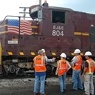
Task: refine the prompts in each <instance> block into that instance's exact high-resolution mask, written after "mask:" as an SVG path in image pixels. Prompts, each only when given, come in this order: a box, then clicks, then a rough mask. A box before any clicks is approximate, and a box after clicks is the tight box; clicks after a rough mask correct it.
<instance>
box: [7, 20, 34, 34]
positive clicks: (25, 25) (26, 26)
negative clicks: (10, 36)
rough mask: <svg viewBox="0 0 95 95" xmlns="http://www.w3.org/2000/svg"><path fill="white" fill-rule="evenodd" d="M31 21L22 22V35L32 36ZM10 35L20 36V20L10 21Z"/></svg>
mask: <svg viewBox="0 0 95 95" xmlns="http://www.w3.org/2000/svg"><path fill="white" fill-rule="evenodd" d="M31 23H32V22H31V21H30V20H20V35H31V34H32V27H31ZM7 31H8V33H14V34H19V20H12V19H8V24H7Z"/></svg>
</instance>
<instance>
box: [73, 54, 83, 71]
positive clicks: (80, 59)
mask: <svg viewBox="0 0 95 95" xmlns="http://www.w3.org/2000/svg"><path fill="white" fill-rule="evenodd" d="M76 57H77V60H78V62H77V63H75V64H74V67H73V69H74V70H81V66H82V57H81V56H80V55H78V56H76Z"/></svg>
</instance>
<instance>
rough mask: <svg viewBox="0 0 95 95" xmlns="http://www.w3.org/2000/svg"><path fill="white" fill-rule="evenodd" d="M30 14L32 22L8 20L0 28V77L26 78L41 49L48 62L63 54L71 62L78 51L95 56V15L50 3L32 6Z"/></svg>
mask: <svg viewBox="0 0 95 95" xmlns="http://www.w3.org/2000/svg"><path fill="white" fill-rule="evenodd" d="M29 14H30V17H31V18H32V19H31V20H22V19H18V20H17V19H16V20H15V19H6V20H5V21H3V23H2V24H0V42H1V44H0V45H1V46H0V54H1V55H0V56H1V62H0V72H1V73H5V74H6V75H8V74H9V73H14V74H16V75H23V74H25V71H27V70H31V63H32V59H33V58H34V56H35V55H36V54H37V52H38V50H39V49H42V48H44V49H45V50H46V53H47V56H48V57H49V58H52V57H56V58H59V56H60V54H61V53H62V52H65V53H66V54H67V56H68V58H71V57H72V56H73V51H74V50H75V49H76V48H79V49H80V50H81V51H82V54H84V52H85V51H87V50H90V51H91V52H92V53H93V56H95V14H89V13H84V12H77V11H74V10H72V9H69V8H61V7H51V6H48V3H47V2H45V3H44V4H43V5H42V6H41V5H33V6H31V7H30V8H29ZM52 66H54V67H55V65H54V64H53V65H52ZM52 66H50V68H51V67H52ZM50 68H49V70H52V69H50Z"/></svg>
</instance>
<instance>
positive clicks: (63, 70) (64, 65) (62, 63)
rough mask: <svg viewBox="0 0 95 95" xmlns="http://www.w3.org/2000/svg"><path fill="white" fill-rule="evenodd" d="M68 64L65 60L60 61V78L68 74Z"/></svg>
mask: <svg viewBox="0 0 95 95" xmlns="http://www.w3.org/2000/svg"><path fill="white" fill-rule="evenodd" d="M66 62H67V61H66V60H65V59H62V60H59V62H58V76H61V75H63V74H64V73H66V72H67V69H68V65H67V63H66Z"/></svg>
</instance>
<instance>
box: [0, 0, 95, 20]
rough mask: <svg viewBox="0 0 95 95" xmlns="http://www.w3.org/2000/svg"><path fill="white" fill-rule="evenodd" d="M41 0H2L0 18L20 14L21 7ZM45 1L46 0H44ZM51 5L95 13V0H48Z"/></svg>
mask: <svg viewBox="0 0 95 95" xmlns="http://www.w3.org/2000/svg"><path fill="white" fill-rule="evenodd" d="M38 1H39V0H2V1H1V2H0V20H3V19H4V17H5V16H6V15H16V16H18V15H19V12H20V11H22V10H21V9H19V7H30V6H31V5H34V4H38ZM42 2H44V0H42ZM47 2H48V3H49V5H50V6H58V7H66V8H71V9H73V10H75V11H81V12H87V13H93V14H95V0H47Z"/></svg>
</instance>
